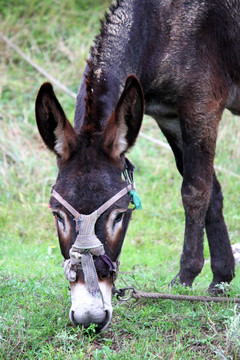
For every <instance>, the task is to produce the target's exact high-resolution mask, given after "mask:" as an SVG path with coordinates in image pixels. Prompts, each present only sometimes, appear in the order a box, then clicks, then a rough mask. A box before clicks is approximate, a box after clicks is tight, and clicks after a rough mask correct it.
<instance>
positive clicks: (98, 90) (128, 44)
mask: <svg viewBox="0 0 240 360" xmlns="http://www.w3.org/2000/svg"><path fill="white" fill-rule="evenodd" d="M141 3H142V0H120V1H118V2H117V5H114V6H112V7H111V8H110V12H109V13H108V14H107V16H106V20H105V22H103V23H102V28H101V31H100V34H99V35H98V36H97V37H96V39H95V45H94V46H93V47H92V48H91V52H90V59H89V61H88V64H87V66H86V68H85V71H84V74H83V78H82V82H81V85H80V88H79V92H78V96H77V101H76V111H75V118H74V124H75V130H76V131H77V132H80V130H81V127H82V125H83V124H84V122H86V121H88V120H87V117H88V116H87V115H88V114H87V112H88V111H90V112H91V114H90V119H91V122H95V121H97V122H98V127H99V130H100V131H101V129H103V128H104V126H105V124H106V121H107V120H108V119H109V117H110V116H111V115H112V112H113V111H114V108H115V105H116V103H117V101H118V99H119V97H120V94H121V92H122V90H123V87H124V84H125V80H126V78H127V76H128V75H130V74H135V75H136V76H137V77H138V78H139V80H140V81H141V82H143V81H144V77H146V78H148V79H149V77H148V76H147V75H146V69H147V64H146V63H145V62H144V55H143V54H144V53H145V50H146V46H147V45H148V39H149V34H148V32H149V31H150V30H149V29H148V26H147V23H146V20H144V18H146V17H147V16H146V13H145V12H144V11H142V9H141ZM151 3H152V2H151V1H149V5H150V4H151ZM150 8H151V5H150ZM149 11H151V10H150V9H149ZM149 17H151V13H150V14H149V16H148V20H149ZM136 21H137V22H138V23H141V29H140V30H139V26H137V24H135V22H136ZM144 25H146V26H144ZM144 70H145V71H144ZM86 78H87V81H86ZM148 81H149V80H148ZM144 85H145V88H146V86H147V84H144ZM86 99H87V100H86Z"/></svg>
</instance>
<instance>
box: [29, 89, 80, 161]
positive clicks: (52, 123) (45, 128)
mask: <svg viewBox="0 0 240 360" xmlns="http://www.w3.org/2000/svg"><path fill="white" fill-rule="evenodd" d="M35 112H36V121H37V126H38V130H39V133H40V135H41V137H42V139H43V141H44V143H45V144H46V145H47V147H48V148H49V149H50V150H51V151H53V152H54V153H55V154H56V155H57V156H58V157H59V158H61V159H63V160H67V159H68V158H69V157H70V156H71V154H72V152H73V151H74V150H75V148H76V144H77V134H76V133H75V131H74V129H73V127H72V125H71V124H70V122H69V121H68V119H67V118H66V115H65V113H64V111H63V109H62V107H61V105H60V104H59V102H58V100H57V98H56V96H55V94H54V91H53V88H52V85H51V84H50V83H44V84H43V85H42V86H41V88H40V90H39V92H38V95H37V99H36V104H35Z"/></svg>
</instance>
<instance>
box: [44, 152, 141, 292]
mask: <svg viewBox="0 0 240 360" xmlns="http://www.w3.org/2000/svg"><path fill="white" fill-rule="evenodd" d="M134 169H135V167H134V165H133V164H132V163H131V162H130V160H128V159H127V158H126V163H125V169H124V171H123V176H124V178H125V181H127V183H128V185H127V186H126V187H124V188H123V189H122V190H120V191H119V192H118V193H117V194H115V195H114V196H113V197H111V198H110V199H109V200H108V201H106V202H105V203H104V204H103V205H102V206H100V207H99V208H98V209H97V210H95V211H93V212H92V213H91V214H89V215H85V214H80V213H79V212H78V211H77V210H75V209H74V208H73V207H72V206H71V205H70V204H69V203H68V202H67V201H66V200H64V199H63V197H62V196H61V195H59V194H58V193H57V192H56V191H55V190H54V189H53V188H52V192H51V193H52V196H53V197H54V198H55V199H56V200H57V201H58V202H59V203H60V204H62V205H63V206H64V207H65V208H66V209H67V210H68V211H69V212H70V213H71V214H72V215H73V216H74V220H75V221H76V231H77V233H78V235H77V237H76V240H75V242H74V244H73V245H72V247H71V249H70V251H69V256H70V258H69V259H66V260H65V261H64V265H63V266H64V273H65V276H66V278H67V280H68V281H70V282H75V281H76V278H77V270H78V269H82V270H83V274H84V281H85V284H86V288H87V290H88V292H89V293H91V294H92V295H94V296H96V295H97V294H98V293H100V295H101V297H102V294H101V290H100V288H99V284H98V276H97V272H96V268H95V265H94V261H93V256H102V259H103V260H104V262H106V263H107V264H108V266H109V268H110V271H111V272H112V274H113V280H115V279H116V277H117V271H118V267H119V262H118V261H117V262H116V263H114V262H112V260H111V259H110V258H109V257H108V256H107V255H106V254H105V250H104V246H103V244H102V243H101V241H100V240H99V239H98V238H97V236H96V234H95V224H96V222H97V219H98V218H99V216H100V215H102V214H103V213H104V212H105V211H106V210H107V209H109V208H110V207H111V206H112V205H113V204H114V203H115V202H116V201H118V200H119V199H121V198H122V197H123V196H124V195H126V194H128V193H129V195H130V196H131V197H132V200H131V201H132V202H133V203H134V205H135V207H136V209H141V200H140V198H139V196H138V195H137V193H136V189H135V183H134V178H133V172H134Z"/></svg>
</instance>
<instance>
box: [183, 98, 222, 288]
mask: <svg viewBox="0 0 240 360" xmlns="http://www.w3.org/2000/svg"><path fill="white" fill-rule="evenodd" d="M184 105H185V106H184V107H183V108H182V110H181V111H180V118H181V125H182V138H183V183H182V189H181V191H182V201H183V206H184V210H185V234H184V245H183V252H182V255H181V261H180V272H179V274H178V277H179V280H180V283H182V284H184V285H187V286H191V285H192V283H193V280H194V279H195V277H196V276H197V275H198V274H199V273H200V272H201V270H202V267H203V264H204V257H203V234H204V227H205V217H206V212H207V209H208V207H209V203H210V198H211V192H212V183H213V160H214V154H215V147H216V136H217V126H218V122H219V119H220V114H219V115H218V116H217V115H216V113H215V114H213V113H212V114H211V115H209V114H208V112H207V108H208V111H209V108H210V109H211V107H209V106H208V107H207V108H205V109H203V106H202V104H189V103H188V104H187V106H186V104H184ZM199 109H201V112H200V113H199Z"/></svg>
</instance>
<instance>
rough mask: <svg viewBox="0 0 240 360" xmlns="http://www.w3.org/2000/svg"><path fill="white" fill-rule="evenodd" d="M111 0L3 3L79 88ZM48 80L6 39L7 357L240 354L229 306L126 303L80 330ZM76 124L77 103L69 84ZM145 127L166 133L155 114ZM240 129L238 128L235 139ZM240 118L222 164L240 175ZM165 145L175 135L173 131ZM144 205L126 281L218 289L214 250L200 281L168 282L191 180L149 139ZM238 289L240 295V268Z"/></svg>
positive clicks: (230, 127) (39, 53) (233, 184)
mask: <svg viewBox="0 0 240 360" xmlns="http://www.w3.org/2000/svg"><path fill="white" fill-rule="evenodd" d="M108 4H109V1H107V0H105V1H100V0H95V1H94V0H87V1H76V0H75V1H74V0H70V1H69V0H68V1H67V0H63V1H59V0H55V1H50V0H46V1H42V2H39V1H37V0H31V1H30V0H24V1H22V2H21V4H20V3H19V2H18V1H16V0H9V1H4V0H0V32H2V33H4V34H5V35H6V36H8V37H10V38H11V39H12V40H13V41H14V42H15V43H16V44H17V45H18V46H19V47H20V48H21V49H22V50H23V51H24V52H25V53H27V54H28V55H29V56H31V57H32V59H33V60H34V61H35V62H37V63H38V64H39V65H40V66H42V67H43V68H44V69H45V70H46V71H48V72H49V73H51V74H52V75H53V76H55V77H56V78H57V79H58V80H60V81H62V82H63V83H64V84H65V85H67V86H68V87H69V88H71V90H73V91H75V92H77V89H78V86H79V83H80V78H81V74H82V72H83V69H84V66H85V61H84V59H85V58H86V57H87V54H88V49H89V47H90V45H91V44H92V43H93V38H94V35H95V34H96V33H97V31H98V29H99V26H100V25H99V22H98V18H99V17H102V16H103V14H104V11H105V9H106V8H107V6H108ZM44 81H46V79H44V78H43V77H42V75H40V74H39V73H37V72H36V71H35V70H34V69H32V67H31V66H30V65H29V64H27V63H26V62H25V61H24V60H23V59H21V58H20V57H19V55H17V54H16V53H15V52H14V51H13V50H12V49H10V48H9V47H8V46H6V44H5V43H4V42H1V40H0V126H1V130H0V149H1V150H0V151H1V152H0V277H1V288H0V302H1V303H0V309H1V310H0V358H1V359H7V360H8V359H9V360H10V359H11V360H14V359H59V360H60V359H64V360H65V359H71V360H72V359H84V360H85V359H117V360H118V359H237V358H239V357H240V341H239V336H238V334H239V327H240V323H239V308H238V306H234V305H233V304H231V302H229V303H228V304H226V305H219V304H203V303H199V304H189V303H179V302H171V301H161V302H154V301H138V302H136V301H134V300H131V301H129V302H128V303H119V302H117V301H116V300H114V318H113V322H112V325H111V326H110V328H109V329H108V330H107V331H106V332H104V333H103V334H100V335H97V334H96V333H95V332H94V330H95V328H94V326H92V327H91V329H88V330H87V331H84V330H82V329H79V328H74V327H72V326H71V324H70V321H69V319H68V309H69V307H70V298H69V295H68V288H67V282H66V280H65V279H64V276H63V271H62V269H61V262H62V258H61V255H60V251H59V247H58V243H57V240H56V237H55V234H54V226H53V219H52V217H51V214H50V213H49V211H48V209H47V203H48V198H49V192H50V187H51V185H52V183H54V181H55V176H56V173H57V169H56V164H55V159H54V158H53V157H52V156H51V154H49V153H48V151H47V150H46V149H45V147H44V146H43V144H42V142H41V140H40V138H39V135H38V132H37V129H36V125H35V119H34V100H35V97H36V93H37V91H38V88H39V86H40V85H41V83H42V82H44ZM57 94H58V97H59V100H60V102H61V103H62V105H63V107H64V109H65V111H66V113H67V114H68V116H69V118H70V120H71V121H72V119H73V115H74V101H73V100H72V99H71V98H69V96H68V95H66V94H64V93H62V92H61V91H59V90H57ZM142 131H144V132H145V133H147V134H148V135H150V136H154V137H160V138H162V135H161V134H160V132H159V130H158V129H157V126H156V124H155V123H154V122H153V121H152V120H151V119H150V118H147V117H146V118H145V119H144V124H143V128H142ZM233 135H234V136H233ZM239 139H240V130H239V119H238V118H237V117H234V116H231V115H230V114H229V113H227V112H226V113H225V116H224V120H223V122H222V123H221V124H220V128H219V141H218V147H217V157H216V164H217V165H219V166H220V165H221V166H222V167H223V168H227V169H228V170H229V171H232V172H235V173H237V174H239V173H240V150H239V146H237V145H238V144H239ZM162 140H163V141H164V139H163V138H162ZM130 157H131V159H132V160H133V162H134V164H135V165H136V166H137V172H136V182H137V187H138V193H139V194H140V195H141V198H142V202H143V210H142V211H141V212H136V213H134V216H133V221H132V223H131V225H130V228H129V232H128V235H127V238H126V240H125V244H124V248H123V252H122V256H121V272H120V275H119V280H118V284H117V285H118V286H119V287H121V286H126V285H131V286H134V287H136V288H137V289H143V290H150V291H161V292H169V291H172V292H173V293H184V294H201V295H202V294H206V289H207V287H208V285H209V283H210V282H211V276H212V275H211V271H210V264H209V251H208V247H207V244H205V259H206V262H205V267H204V270H203V272H202V274H201V275H200V276H199V277H198V278H197V279H196V281H195V283H194V286H193V289H185V288H182V287H180V286H177V287H176V288H174V289H168V287H167V284H168V283H169V281H170V280H171V279H172V278H173V277H174V275H175V274H176V272H177V271H178V266H179V258H180V253H181V248H182V239H183V232H184V213H183V209H182V204H181V198H180V187H181V178H180V176H179V174H178V173H177V170H176V168H175V164H174V160H173V156H172V154H171V153H170V152H169V151H168V150H167V149H164V148H160V147H157V146H156V145H154V144H151V143H150V142H149V141H147V140H146V139H144V138H142V137H139V139H138V143H137V145H136V146H135V148H134V149H133V151H132V152H131V154H130ZM218 176H219V178H220V180H221V183H222V185H223V190H224V194H225V214H226V220H227V223H228V226H229V232H230V237H231V240H232V242H233V243H234V242H239V241H240V211H239V197H238V194H239V192H240V185H239V180H237V179H236V178H235V177H233V176H231V175H229V174H224V173H223V172H220V171H219V172H218ZM236 272H237V276H236V278H235V280H234V281H233V283H232V286H231V289H230V293H229V294H230V296H231V297H234V296H236V295H237V294H238V293H239V287H240V282H239V276H238V275H239V269H238V268H237V271H236Z"/></svg>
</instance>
